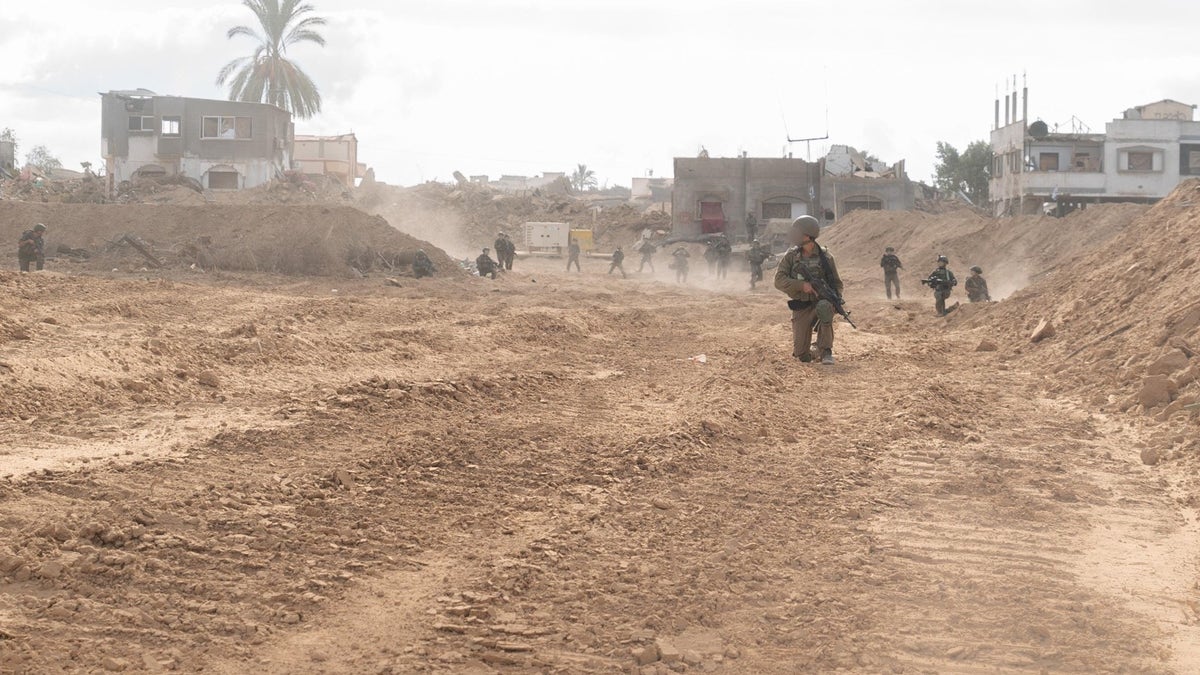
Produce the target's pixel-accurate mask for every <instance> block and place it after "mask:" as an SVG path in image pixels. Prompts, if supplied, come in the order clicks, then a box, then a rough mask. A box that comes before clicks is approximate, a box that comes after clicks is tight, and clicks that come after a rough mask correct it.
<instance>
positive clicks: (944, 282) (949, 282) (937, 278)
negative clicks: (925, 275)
mask: <svg viewBox="0 0 1200 675" xmlns="http://www.w3.org/2000/svg"><path fill="white" fill-rule="evenodd" d="M928 284H929V287H930V288H932V289H933V300H934V307H935V308H936V309H937V313H938V316H946V300H948V299H949V298H950V292H951V289H953V288H954V287H955V286H957V285H958V279H956V278H955V277H954V272H951V271H950V268H948V267H938V268H937V269H935V270H934V271H932V272H930V273H929V279H928Z"/></svg>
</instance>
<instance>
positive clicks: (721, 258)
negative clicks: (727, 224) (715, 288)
mask: <svg viewBox="0 0 1200 675" xmlns="http://www.w3.org/2000/svg"><path fill="white" fill-rule="evenodd" d="M713 250H714V251H715V252H716V256H717V278H718V279H724V278H725V274H726V273H727V272H728V271H729V259H730V258H731V257H732V256H733V247H732V246H730V245H729V240H728V239H726V238H724V237H721V238H720V239H718V240H717V244H716V245H715V246H713Z"/></svg>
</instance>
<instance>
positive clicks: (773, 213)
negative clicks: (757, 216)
mask: <svg viewBox="0 0 1200 675" xmlns="http://www.w3.org/2000/svg"><path fill="white" fill-rule="evenodd" d="M762 213H763V219H764V220H790V219H791V217H792V205H791V203H790V202H783V203H780V204H771V203H767V204H763V205H762Z"/></svg>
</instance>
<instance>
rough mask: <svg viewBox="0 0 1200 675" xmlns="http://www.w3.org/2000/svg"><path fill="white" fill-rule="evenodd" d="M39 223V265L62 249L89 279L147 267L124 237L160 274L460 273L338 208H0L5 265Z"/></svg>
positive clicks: (380, 224)
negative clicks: (159, 266)
mask: <svg viewBox="0 0 1200 675" xmlns="http://www.w3.org/2000/svg"><path fill="white" fill-rule="evenodd" d="M39 222H41V223H45V224H46V225H47V226H48V228H49V231H48V232H47V236H46V254H47V257H55V256H58V255H60V254H59V250H60V247H65V248H66V249H71V251H70V252H64V253H63V254H62V256H65V257H73V259H75V260H76V261H77V264H80V265H83V266H85V267H86V268H92V269H98V270H107V269H112V268H113V267H119V266H122V265H123V264H130V265H136V266H137V267H141V266H145V265H147V264H150V263H149V260H147V259H145V256H144V255H142V254H141V253H140V252H139V251H137V250H136V249H135V248H134V247H132V246H131V245H129V244H128V243H122V242H121V241H120V240H121V238H122V237H124V235H127V234H128V235H132V236H133V237H135V238H136V239H137V240H138V241H140V242H145V243H146V244H148V247H147V248H148V249H149V252H150V253H151V254H152V255H153V256H154V257H155V258H156V259H158V260H159V261H161V262H162V263H163V264H164V266H166V267H188V266H190V265H193V264H194V265H197V266H198V267H200V268H203V269H220V270H230V271H253V272H267V273H277V274H297V275H319V276H342V275H346V274H353V273H354V272H353V271H354V270H357V271H359V272H368V271H385V272H394V271H395V270H396V269H397V268H405V269H406V268H407V266H409V265H411V263H412V258H413V255H414V253H415V252H416V251H417V250H418V249H424V250H425V252H426V253H427V254H428V255H429V257H430V258H431V259H432V260H433V262H434V264H435V265H436V266H437V267H438V271H439V273H440V274H443V275H460V274H465V273H464V272H463V271H462V268H461V267H460V266H459V265H458V264H457V263H456V262H455V261H454V260H452V259H451V258H450V256H448V255H447V254H446V253H445V251H443V250H441V249H440V248H438V247H436V246H434V245H432V244H430V243H428V242H425V241H421V240H419V239H415V238H414V237H411V236H409V235H407V234H405V233H403V232H400V231H399V230H397V229H395V228H393V227H391V226H390V225H389V224H388V222H387V221H386V220H384V219H383V218H381V217H379V216H372V215H368V214H366V213H364V212H362V211H359V210H358V209H355V208H351V207H347V206H334V205H303V206H290V205H270V206H265V205H260V206H250V205H225V204H208V205H204V206H177V205H150V204H127V205H126V204H63V203H32V202H19V201H0V241H9V242H11V246H12V248H11V251H12V258H14V259H15V257H16V243H17V240H18V238H19V237H20V235H21V232H23V231H24V230H27V229H29V228H31V227H32V226H33V225H34V224H35V223H39ZM72 254H73V255H72ZM85 254H86V257H85Z"/></svg>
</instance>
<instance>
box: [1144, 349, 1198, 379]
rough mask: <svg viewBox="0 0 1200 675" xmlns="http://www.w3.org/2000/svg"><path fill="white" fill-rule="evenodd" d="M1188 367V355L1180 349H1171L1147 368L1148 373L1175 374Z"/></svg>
mask: <svg viewBox="0 0 1200 675" xmlns="http://www.w3.org/2000/svg"><path fill="white" fill-rule="evenodd" d="M1187 367H1188V357H1187V354H1184V353H1183V352H1182V351H1180V350H1178V349H1172V350H1171V351H1169V352H1167V353H1166V354H1163V355H1162V356H1160V357H1158V360H1156V361H1155V362H1154V363H1151V364H1150V367H1149V368H1147V369H1146V374H1147V375H1174V374H1175V373H1177V372H1179V371H1181V370H1183V369H1185V368H1187Z"/></svg>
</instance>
